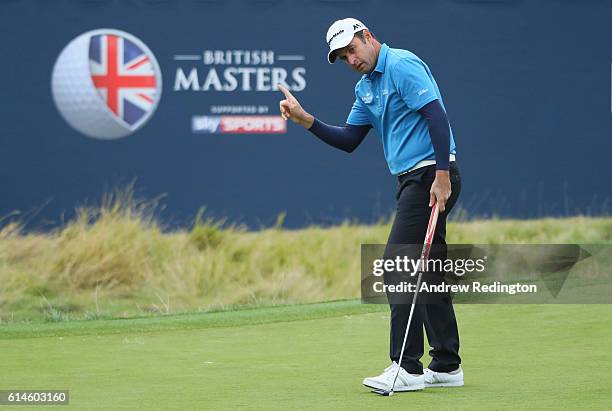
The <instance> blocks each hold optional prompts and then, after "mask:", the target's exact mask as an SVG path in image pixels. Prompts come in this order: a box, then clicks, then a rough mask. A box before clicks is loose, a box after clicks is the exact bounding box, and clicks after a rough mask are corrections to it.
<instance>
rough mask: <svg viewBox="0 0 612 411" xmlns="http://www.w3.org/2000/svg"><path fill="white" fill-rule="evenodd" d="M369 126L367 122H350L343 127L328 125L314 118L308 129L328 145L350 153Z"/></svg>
mask: <svg viewBox="0 0 612 411" xmlns="http://www.w3.org/2000/svg"><path fill="white" fill-rule="evenodd" d="M370 128H371V127H370V125H369V124H368V125H364V126H355V125H352V124H347V125H345V126H343V127H338V126H330V125H329V124H325V123H324V122H322V121H320V120H319V119H316V118H315V120H314V123H312V126H311V127H310V128H309V129H308V130H310V132H311V133H312V134H314V135H315V136H317V137H319V138H320V139H321V140H323V141H324V142H326V143H327V144H329V145H330V146H333V147H336V148H338V149H340V150H343V151H346V152H347V153H352V152H353V151H354V150H355V149H356V148H357V146H358V145H359V144H361V142H362V141H363V139H364V138H365V136H366V134H368V131H370Z"/></svg>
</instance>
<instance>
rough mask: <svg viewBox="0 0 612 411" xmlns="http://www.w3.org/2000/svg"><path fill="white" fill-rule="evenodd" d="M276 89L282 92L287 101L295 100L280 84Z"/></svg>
mask: <svg viewBox="0 0 612 411" xmlns="http://www.w3.org/2000/svg"><path fill="white" fill-rule="evenodd" d="M278 89H279V90H280V91H282V92H283V94H284V95H285V98H286V99H287V100H289V99H293V100H295V97H293V94H291V92H290V91H289V89H288V88H287V87H285V86H283V85H282V84H279V85H278Z"/></svg>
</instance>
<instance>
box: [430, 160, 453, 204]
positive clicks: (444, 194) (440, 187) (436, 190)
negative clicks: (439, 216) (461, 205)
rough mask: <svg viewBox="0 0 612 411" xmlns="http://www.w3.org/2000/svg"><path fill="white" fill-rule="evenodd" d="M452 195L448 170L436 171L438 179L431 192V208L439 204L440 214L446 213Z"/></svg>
mask: <svg viewBox="0 0 612 411" xmlns="http://www.w3.org/2000/svg"><path fill="white" fill-rule="evenodd" d="M450 195H451V182H450V174H449V172H448V170H436V178H435V180H434V182H433V184H432V185H431V190H429V206H430V207H432V206H433V205H434V204H435V203H436V202H437V203H438V209H439V210H440V212H441V213H442V212H444V210H445V209H446V202H447V201H448V198H449V197H450Z"/></svg>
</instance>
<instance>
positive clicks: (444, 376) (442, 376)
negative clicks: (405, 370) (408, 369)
mask: <svg viewBox="0 0 612 411" xmlns="http://www.w3.org/2000/svg"><path fill="white" fill-rule="evenodd" d="M423 373H424V375H425V387H463V370H462V369H461V367H459V368H457V369H456V370H455V371H451V372H435V371H432V370H430V369H429V368H425V369H424V370H423Z"/></svg>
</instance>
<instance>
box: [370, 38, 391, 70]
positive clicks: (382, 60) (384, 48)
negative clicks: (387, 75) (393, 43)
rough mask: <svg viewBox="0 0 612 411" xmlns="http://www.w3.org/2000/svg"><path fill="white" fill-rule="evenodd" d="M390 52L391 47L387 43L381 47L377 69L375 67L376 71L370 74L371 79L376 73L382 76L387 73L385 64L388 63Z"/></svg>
mask: <svg viewBox="0 0 612 411" xmlns="http://www.w3.org/2000/svg"><path fill="white" fill-rule="evenodd" d="M388 52H389V46H387V44H386V43H383V44H382V45H381V46H380V51H379V52H378V61H377V63H376V67H374V70H372V72H371V73H370V74H369V77H371V76H372V75H373V74H374V72H376V71H377V72H379V73H381V74H382V73H384V72H385V64H386V63H387V53H388Z"/></svg>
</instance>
